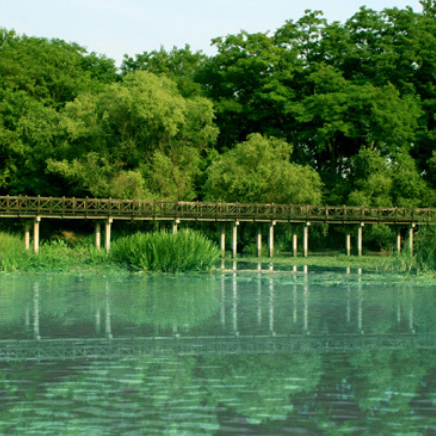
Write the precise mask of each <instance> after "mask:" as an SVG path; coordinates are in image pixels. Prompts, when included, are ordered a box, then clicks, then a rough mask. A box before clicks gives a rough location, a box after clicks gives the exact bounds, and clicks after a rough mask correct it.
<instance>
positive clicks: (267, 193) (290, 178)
mask: <svg viewBox="0 0 436 436" xmlns="http://www.w3.org/2000/svg"><path fill="white" fill-rule="evenodd" d="M291 153H292V147H291V146H290V145H289V144H287V143H286V142H285V141H282V140H278V139H275V138H269V139H268V138H264V137H262V136H261V135H259V134H253V135H250V136H249V137H248V139H247V141H246V142H243V143H240V144H238V145H237V146H236V147H235V148H234V149H232V150H230V151H228V152H226V153H223V154H222V155H221V156H220V157H219V158H218V159H217V160H215V161H214V162H213V163H212V165H211V166H210V167H209V169H208V171H207V174H208V178H207V181H206V184H205V187H204V191H205V193H206V199H208V200H212V201H228V202H245V203H257V202H259V203H281V204H283V203H294V204H307V203H312V204H320V203H321V187H322V183H321V180H320V178H319V176H318V174H317V173H316V172H315V171H314V170H313V169H312V168H310V167H307V166H301V165H297V164H293V163H291V162H290V161H289V160H290V156H291Z"/></svg>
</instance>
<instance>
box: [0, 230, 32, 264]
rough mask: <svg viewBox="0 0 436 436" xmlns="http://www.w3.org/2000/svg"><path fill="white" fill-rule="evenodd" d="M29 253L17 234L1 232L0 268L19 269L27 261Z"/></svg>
mask: <svg viewBox="0 0 436 436" xmlns="http://www.w3.org/2000/svg"><path fill="white" fill-rule="evenodd" d="M28 258H29V253H28V252H27V251H26V250H25V248H24V242H23V241H22V239H21V238H20V237H19V236H17V235H11V234H9V233H3V232H2V233H0V270H1V271H17V270H19V269H21V267H22V265H23V264H25V263H26V262H27V259H28Z"/></svg>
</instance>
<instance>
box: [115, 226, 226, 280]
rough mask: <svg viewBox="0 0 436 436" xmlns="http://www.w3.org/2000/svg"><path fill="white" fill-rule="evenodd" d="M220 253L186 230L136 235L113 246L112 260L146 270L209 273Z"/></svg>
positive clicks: (198, 235) (197, 235)
mask: <svg viewBox="0 0 436 436" xmlns="http://www.w3.org/2000/svg"><path fill="white" fill-rule="evenodd" d="M219 257H220V251H219V249H218V247H217V246H216V245H215V244H214V243H212V242H211V241H210V240H208V239H206V238H205V237H204V236H203V235H202V234H201V233H198V232H195V231H192V230H189V229H185V230H182V231H180V232H179V233H177V234H171V233H168V232H165V231H163V232H154V233H135V234H134V235H130V236H126V237H124V238H121V239H119V240H117V241H115V242H114V243H113V244H112V248H111V252H110V258H111V259H113V260H115V261H118V262H122V263H125V264H127V265H128V266H129V267H130V268H132V269H135V270H143V271H161V272H178V271H208V270H211V269H212V268H213V267H214V266H215V264H216V263H217V262H218V260H219Z"/></svg>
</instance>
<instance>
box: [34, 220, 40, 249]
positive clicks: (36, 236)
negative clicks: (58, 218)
mask: <svg viewBox="0 0 436 436" xmlns="http://www.w3.org/2000/svg"><path fill="white" fill-rule="evenodd" d="M40 222H41V217H40V216H37V217H36V218H35V219H34V220H33V252H34V253H35V254H38V253H39V223H40Z"/></svg>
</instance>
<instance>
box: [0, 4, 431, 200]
mask: <svg viewBox="0 0 436 436" xmlns="http://www.w3.org/2000/svg"><path fill="white" fill-rule="evenodd" d="M421 4H422V11H421V12H415V11H413V10H412V9H411V8H405V9H399V8H391V9H385V10H383V11H374V10H372V9H368V8H366V7H362V8H361V9H360V10H359V11H358V12H356V13H355V14H354V15H353V16H352V17H350V18H349V19H348V20H346V21H345V22H344V23H340V22H332V23H329V22H328V21H327V20H326V19H325V18H324V17H323V16H322V12H320V11H306V13H305V15H304V16H303V17H301V18H300V19H299V20H296V21H293V20H287V21H285V22H284V24H283V26H282V27H280V28H279V29H277V30H276V31H275V32H273V33H261V32H257V33H249V32H245V31H241V32H240V33H238V34H234V35H227V36H226V37H218V38H215V39H213V41H212V44H213V45H214V46H215V47H216V49H217V54H216V55H214V56H206V55H205V54H203V53H202V52H201V51H197V52H195V51H192V50H191V48H190V46H189V45H185V46H184V47H182V48H177V47H174V48H172V49H171V50H169V51H167V50H165V49H164V48H160V49H158V50H153V51H151V52H143V53H139V54H136V55H134V56H131V55H126V56H125V58H124V61H123V63H122V65H121V68H120V69H119V70H117V68H116V67H115V62H114V61H113V60H111V59H108V58H107V57H106V56H104V55H99V54H96V53H95V52H91V53H88V52H87V50H86V49H84V48H83V47H81V46H79V45H78V44H75V43H67V42H64V41H62V40H59V39H51V40H50V39H45V38H37V37H28V36H25V35H22V36H20V35H17V34H16V33H15V32H14V31H13V30H8V29H1V30H0V194H2V195H5V194H11V195H16V194H23V195H37V194H40V195H66V196H68V195H74V196H86V195H88V196H95V197H107V196H111V197H119V198H138V199H165V200H185V201H186V200H188V201H191V200H204V199H207V200H211V201H215V200H216V201H218V200H219V201H235V202H236V201H239V202H243V201H244V202H245V201H247V202H276V203H289V202H292V203H312V204H314V203H324V204H332V205H335V204H352V205H359V206H360V205H362V206H365V205H371V206H401V207H402V206H406V207H409V206H410V207H428V206H434V205H435V204H436V197H435V188H436V177H435V176H434V175H433V174H434V171H433V170H434V168H435V167H436V165H435V161H436V158H435V156H436V146H435V138H436V115H435V113H436V74H435V71H436V55H435V53H436V21H435V11H436V6H435V2H434V0H423V1H422V2H421Z"/></svg>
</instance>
